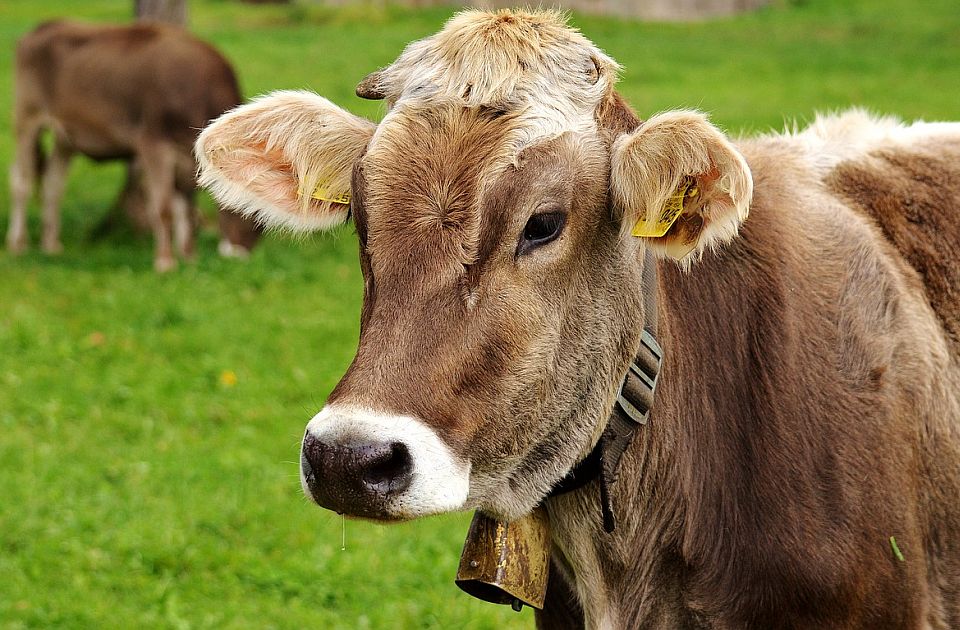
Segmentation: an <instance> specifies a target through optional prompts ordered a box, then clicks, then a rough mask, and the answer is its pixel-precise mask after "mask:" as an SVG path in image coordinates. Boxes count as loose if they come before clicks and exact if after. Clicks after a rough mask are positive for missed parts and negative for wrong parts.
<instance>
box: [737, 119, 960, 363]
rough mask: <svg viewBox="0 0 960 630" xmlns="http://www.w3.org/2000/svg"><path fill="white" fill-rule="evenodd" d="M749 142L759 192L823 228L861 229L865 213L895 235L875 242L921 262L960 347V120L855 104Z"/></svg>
mask: <svg viewBox="0 0 960 630" xmlns="http://www.w3.org/2000/svg"><path fill="white" fill-rule="evenodd" d="M739 144H740V147H741V149H742V150H743V152H744V155H745V156H746V157H747V161H748V163H749V164H750V167H751V169H752V171H753V174H754V181H755V202H759V203H760V204H763V205H768V206H776V207H777V208H790V212H801V213H804V217H803V218H802V219H801V220H800V221H798V223H797V225H803V226H806V231H807V232H812V233H814V234H816V233H821V234H822V233H823V232H824V231H825V230H829V231H830V232H831V233H833V234H836V235H837V236H838V238H841V239H842V238H843V234H844V233H848V236H849V237H850V239H854V238H856V239H860V238H862V236H863V230H862V227H861V224H862V223H863V222H864V221H865V222H867V223H868V224H870V225H872V226H874V228H873V229H872V230H871V231H872V232H873V233H874V234H875V237H874V240H876V241H885V242H886V243H888V244H889V245H892V247H887V246H886V244H883V243H880V242H878V243H877V247H876V248H874V249H875V250H876V251H878V252H883V251H886V252H889V254H888V255H891V256H894V257H898V258H900V259H902V262H903V263H904V264H906V265H907V266H908V267H909V268H910V269H912V270H913V271H915V272H916V275H917V277H918V278H919V280H920V281H921V282H922V283H923V290H924V293H925V297H926V298H927V301H928V302H929V303H930V305H931V307H932V308H933V310H934V312H935V313H936V314H937V316H938V318H939V319H940V321H941V323H942V325H943V327H944V329H945V331H946V332H947V335H948V337H949V338H950V340H951V343H952V344H953V345H954V347H955V348H957V349H960V292H958V290H957V287H960V123H927V122H916V123H912V124H904V123H902V122H901V121H899V120H897V119H895V118H889V117H879V116H875V115H872V114H870V113H868V112H865V111H863V110H851V111H848V112H844V113H840V114H832V115H821V116H818V117H817V118H816V119H815V120H814V121H813V122H812V123H811V124H810V125H809V126H807V127H806V128H804V129H802V130H799V129H795V130H791V131H787V132H784V133H779V134H771V135H767V136H761V137H759V138H753V139H748V140H743V141H741V142H740V143H739ZM801 200H802V202H801ZM767 210H768V211H770V210H771V209H767ZM758 211H759V212H763V211H764V208H753V209H751V215H752V216H753V215H755V214H757V213H758ZM827 224H829V225H827ZM747 231H748V232H749V230H747ZM797 237H798V238H799V237H800V235H798V236H797ZM807 237H808V238H812V239H813V240H816V237H815V236H812V235H810V234H807ZM821 245H822V244H821ZM861 245H862V244H858V247H860V246H861ZM848 254H849V252H848ZM834 262H841V261H834ZM850 262H851V261H847V264H849V263H850Z"/></svg>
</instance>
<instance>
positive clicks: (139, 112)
mask: <svg viewBox="0 0 960 630" xmlns="http://www.w3.org/2000/svg"><path fill="white" fill-rule="evenodd" d="M15 74H16V78H15V100H14V128H15V133H16V155H15V158H14V163H13V167H12V169H11V173H10V188H11V192H12V197H13V204H12V208H11V212H10V229H9V231H8V232H7V246H8V247H9V249H10V250H11V251H13V252H21V251H23V250H24V249H25V248H26V247H27V240H28V236H27V229H26V223H27V222H26V213H27V203H28V201H29V198H30V194H31V192H32V190H33V186H34V182H35V180H36V178H37V176H38V174H39V173H38V171H39V170H42V171H43V172H42V203H43V238H42V248H43V250H44V251H45V252H48V253H57V252H59V251H60V250H61V244H60V208H59V206H60V198H61V195H62V193H63V187H64V184H65V180H66V173H67V166H68V164H69V161H70V158H71V157H72V156H73V155H74V154H75V153H82V154H85V155H87V156H89V157H91V158H94V159H97V160H103V159H118V158H119V159H126V160H134V159H135V160H136V163H137V166H138V170H139V171H141V172H142V178H141V180H142V187H143V192H144V197H145V199H146V208H147V215H148V217H149V221H150V224H151V226H152V229H153V234H154V238H155V241H156V257H155V260H154V265H155V267H156V268H157V269H158V270H160V271H165V270H168V269H171V268H172V267H173V266H175V264H176V261H175V259H174V257H173V251H172V247H171V238H174V239H175V241H176V245H177V249H178V250H179V253H180V254H181V255H182V256H184V257H190V256H192V254H193V240H194V229H195V228H194V224H195V216H194V208H193V195H194V191H195V189H196V183H195V170H196V164H195V162H194V160H193V157H192V150H193V142H194V140H195V139H196V136H197V133H198V132H199V129H201V128H202V127H203V126H204V125H206V124H207V122H209V121H210V119H212V118H215V117H217V116H219V115H220V114H222V113H223V112H225V111H227V110H228V109H231V108H233V107H236V106H237V105H238V104H239V103H240V92H239V89H238V87H237V81H236V78H235V76H234V73H233V70H232V69H231V67H230V64H229V63H227V61H226V60H225V59H224V58H223V57H222V56H221V55H220V54H219V53H218V52H217V51H216V50H214V49H213V48H212V47H210V46H209V45H207V44H205V43H203V42H200V41H198V40H196V39H195V38H193V37H192V36H190V35H189V34H188V33H186V32H185V31H183V30H181V29H179V28H176V27H172V26H165V25H161V24H135V25H130V26H99V25H89V24H79V23H74V22H67V21H58V22H48V23H45V24H42V25H41V26H39V27H37V28H36V29H35V30H34V31H32V32H31V33H29V34H27V35H26V36H24V37H23V38H22V39H21V40H20V42H19V43H18V45H17V54H16V73H15ZM44 129H49V130H50V131H52V135H53V148H52V150H51V151H50V154H49V155H48V156H42V155H40V142H39V139H40V135H41V133H42V132H43V130H44ZM41 166H42V168H40V167H41ZM231 215H232V216H231ZM221 226H222V229H223V232H224V237H225V239H226V241H227V242H228V244H232V245H235V247H245V248H246V249H249V248H250V247H252V245H253V243H255V242H256V238H257V235H258V234H259V227H258V226H257V225H256V224H255V223H254V222H253V221H251V220H250V219H245V218H240V217H237V215H235V214H233V213H228V212H225V211H221ZM225 248H227V249H231V251H232V250H233V248H232V247H227V246H226V245H222V246H221V250H224V249H225Z"/></svg>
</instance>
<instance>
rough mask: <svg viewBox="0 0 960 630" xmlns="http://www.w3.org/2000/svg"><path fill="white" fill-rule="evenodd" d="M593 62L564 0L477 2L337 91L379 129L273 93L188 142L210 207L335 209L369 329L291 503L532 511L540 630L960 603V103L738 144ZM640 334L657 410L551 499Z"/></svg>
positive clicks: (324, 219)
mask: <svg viewBox="0 0 960 630" xmlns="http://www.w3.org/2000/svg"><path fill="white" fill-rule="evenodd" d="M616 75H617V65H616V64H615V62H614V61H613V60H611V59H610V58H609V57H607V56H606V55H605V54H603V53H602V52H601V51H600V50H598V49H597V48H596V47H595V46H594V45H593V44H591V43H590V42H589V41H588V40H586V39H585V38H584V37H583V36H581V35H580V34H579V33H578V32H576V31H574V30H572V29H570V28H568V27H567V26H566V25H565V24H564V23H563V21H562V19H560V18H559V17H558V16H556V15H554V14H551V13H532V14H528V13H522V12H496V13H483V12H466V13H462V14H459V15H458V16H456V17H454V18H453V19H452V20H451V21H450V22H449V23H448V24H447V25H446V27H445V28H444V29H443V30H442V31H440V32H439V33H438V34H436V35H434V36H432V37H429V38H427V39H424V40H421V41H418V42H414V43H412V44H410V45H409V46H408V47H407V49H406V50H405V51H404V53H403V54H402V55H401V56H400V57H399V59H398V60H397V61H396V62H395V63H394V64H393V65H391V66H389V67H388V68H385V69H383V70H381V71H379V72H377V73H374V74H373V75H372V76H370V77H368V78H367V79H365V80H364V81H363V82H362V83H361V84H360V86H359V87H358V93H359V94H360V95H362V96H368V97H376V98H381V97H382V98H385V99H386V101H387V103H388V106H389V110H388V113H387V114H386V116H385V117H384V119H383V120H382V121H381V122H380V123H379V124H378V125H376V124H374V123H372V122H368V121H366V120H362V119H360V118H357V117H355V116H353V115H351V114H349V113H347V112H345V111H344V110H342V109H339V108H337V107H336V106H334V105H333V104H331V103H330V102H329V101H327V100H325V99H323V98H320V97H318V96H315V95H312V94H307V93H302V92H279V93H275V94H273V95H270V96H266V97H263V98H261V99H259V100H257V101H254V102H252V103H251V104H249V105H247V106H245V107H242V108H240V109H238V110H236V111H234V112H232V113H230V114H227V115H225V116H223V117H221V118H220V119H219V120H217V121H216V122H214V123H213V124H212V125H211V126H210V127H208V128H207V129H206V130H205V131H204V132H203V134H201V136H200V138H199V139H198V142H197V151H198V155H199V160H200V162H201V181H202V183H204V184H205V185H208V186H210V188H211V189H212V190H213V191H214V193H215V195H216V196H217V197H218V198H219V199H220V200H221V201H222V202H224V203H228V204H233V205H235V206H237V207H240V208H242V209H243V210H244V211H245V212H248V213H251V214H253V215H255V216H257V217H259V218H262V219H263V220H265V221H270V222H274V223H277V224H282V225H288V226H291V227H293V228H297V229H323V228H325V227H327V226H330V225H333V224H336V223H340V222H342V221H344V220H345V219H346V218H347V215H348V212H347V210H348V207H349V209H350V214H351V215H352V217H353V219H354V221H355V224H356V229H357V234H358V237H359V239H360V265H361V268H362V270H363V277H364V281H365V296H364V302H363V308H362V311H361V314H360V326H361V328H360V340H359V347H358V349H357V354H356V357H355V358H354V360H353V363H352V364H351V365H350V367H349V369H348V370H347V372H346V374H345V375H344V376H343V379H342V380H341V381H340V383H339V384H338V385H337V387H336V388H335V389H334V391H333V392H332V393H331V394H330V397H329V399H328V401H327V404H326V406H325V407H324V408H323V410H321V411H320V413H318V414H317V415H316V416H315V417H314V418H313V419H312V420H311V421H310V423H309V424H308V425H307V430H306V434H305V436H304V439H303V445H302V458H301V472H302V482H303V486H304V488H305V490H306V492H307V494H308V496H310V497H311V498H312V499H313V500H315V501H316V502H317V503H319V504H320V505H322V506H324V507H327V508H330V509H332V510H336V511H338V512H342V513H346V514H348V515H353V516H358V517H363V518H370V519H376V520H382V521H392V520H402V519H412V518H416V517H419V516H424V515H428V514H434V513H439V512H447V511H451V510H462V509H469V508H476V509H479V510H482V511H483V512H485V513H487V514H490V515H494V516H496V517H499V518H502V519H507V520H510V519H515V518H518V517H521V516H523V515H525V514H527V513H529V512H530V511H531V510H533V509H534V508H535V507H536V506H538V505H543V506H544V507H545V509H546V512H547V514H548V518H549V521H550V525H551V530H552V536H553V564H554V566H555V569H556V573H555V574H554V576H553V578H552V579H555V580H558V582H555V586H559V587H563V586H564V585H566V586H569V587H570V590H572V591H573V592H574V593H575V594H576V604H577V605H570V603H569V602H565V601H563V600H562V599H560V598H558V597H557V595H556V593H558V592H562V591H563V588H555V589H551V593H552V595H548V601H547V603H546V607H545V612H544V613H541V614H540V615H539V621H540V622H541V623H542V624H544V625H546V624H547V623H550V622H557V621H558V618H559V622H560V623H565V624H568V625H571V626H578V625H583V624H585V625H586V626H588V627H592V628H646V627H656V628H764V629H767V628H947V627H954V628H957V627H960V365H958V360H960V293H958V290H960V125H958V124H924V123H917V124H913V125H903V124H901V123H899V122H897V121H895V120H891V119H878V118H874V117H871V116H869V115H867V114H865V113H863V112H858V111H854V112H850V113H846V114H842V115H838V116H830V117H823V118H820V119H818V120H817V121H816V122H815V123H814V124H813V125H812V126H811V127H810V128H809V129H806V130H805V131H802V132H799V133H795V134H785V135H771V136H766V137H760V138H755V139H748V140H738V141H733V140H731V139H729V138H728V137H727V136H725V135H724V134H723V133H722V132H721V131H719V130H718V129H717V128H716V127H714V126H713V125H712V124H710V123H709V122H708V121H707V119H706V118H705V117H704V116H703V115H702V114H699V113H697V112H691V111H674V112H666V113H663V114H659V115H657V116H653V117H652V118H650V119H649V120H647V121H645V122H641V121H640V120H639V119H638V118H637V117H636V116H635V115H634V114H633V112H631V111H630V109H628V108H627V107H626V106H625V104H624V102H623V101H622V100H621V99H620V97H619V96H618V95H617V93H616V92H615V91H614V81H615V79H616ZM309 191H315V192H314V193H313V194H312V195H311V194H307V193H308V192H309ZM348 197H349V203H350V205H349V206H347V205H345V203H344V202H345V201H346V200H347V198H348ZM748 215H749V218H748ZM635 235H639V236H635ZM674 259H675V260H674ZM677 261H679V264H678V262H677ZM645 329H647V330H648V331H649V332H652V333H655V337H656V340H658V341H659V345H660V346H661V347H662V366H661V368H660V371H659V381H658V382H657V384H656V398H655V401H654V403H653V406H652V410H651V411H650V412H649V422H648V423H647V424H646V425H645V426H640V427H636V428H635V430H636V438H635V439H634V440H633V441H632V442H631V443H629V445H628V446H627V447H626V450H625V452H624V453H623V455H622V458H621V459H620V460H619V470H618V471H617V472H618V479H617V480H616V482H615V483H611V482H609V481H610V480H607V479H606V477H605V476H603V475H601V476H600V478H599V479H590V478H589V477H588V479H590V480H589V482H588V483H586V484H585V485H582V486H580V487H572V486H571V487H570V488H568V489H569V491H568V492H565V493H560V492H559V491H558V490H557V487H558V486H560V487H562V486H564V485H570V484H567V482H568V481H569V480H570V476H569V473H570V472H571V471H572V470H574V469H575V468H578V469H581V470H582V469H583V468H584V465H583V462H585V461H588V460H590V459H591V457H593V454H595V453H596V452H597V449H598V448H600V449H601V450H600V453H601V456H604V455H605V454H608V453H609V452H610V451H605V450H603V449H605V448H606V446H605V445H606V444H607V443H608V440H611V439H612V440H613V442H616V440H617V439H618V438H617V436H613V437H612V438H611V437H610V434H609V428H608V419H609V418H611V414H613V416H612V417H614V418H620V419H621V420H622V419H623V413H624V410H625V409H626V408H625V407H624V403H623V402H622V400H621V399H622V397H623V396H626V394H627V389H628V388H627V387H624V388H623V390H622V394H621V383H624V382H626V381H625V380H624V376H625V374H628V373H630V372H632V371H633V368H630V365H631V360H632V359H633V357H634V356H635V355H640V354H642V346H645V347H647V348H653V347H655V346H656V344H655V343H652V342H651V341H650V339H649V334H647V335H644V332H643V331H644V330H645ZM628 368H630V370H629V372H628ZM628 415H629V414H628ZM609 426H613V420H610V421H609ZM578 463H579V464H578ZM607 463H608V462H604V463H603V465H604V466H606V465H607ZM611 510H612V512H611V513H609V514H608V513H607V512H608V511H611ZM613 517H615V519H614V518H613ZM608 521H609V522H608ZM611 525H613V527H611ZM610 529H612V531H610V532H609V533H608V531H605V530H610ZM563 614H567V615H571V616H570V617H568V618H566V619H563V618H562V617H563ZM580 615H582V617H580Z"/></svg>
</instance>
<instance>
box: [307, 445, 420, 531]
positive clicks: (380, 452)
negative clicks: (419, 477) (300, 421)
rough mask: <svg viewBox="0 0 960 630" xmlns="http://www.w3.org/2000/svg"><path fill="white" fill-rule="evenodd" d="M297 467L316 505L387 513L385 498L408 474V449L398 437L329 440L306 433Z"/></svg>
mask: <svg viewBox="0 0 960 630" xmlns="http://www.w3.org/2000/svg"><path fill="white" fill-rule="evenodd" d="M300 468H301V472H302V473H303V478H304V480H305V482H306V485H307V489H308V491H309V493H310V496H311V497H312V498H313V500H314V501H316V502H317V503H318V504H319V505H321V506H323V507H325V508H327V509H328V510H334V511H335V512H338V513H340V514H349V515H351V516H359V517H365V518H376V519H387V518H390V516H389V514H387V511H386V506H387V505H388V503H389V500H390V498H391V497H393V496H396V495H398V494H400V493H402V492H405V491H406V490H407V489H408V488H409V487H410V482H411V480H412V479H413V462H412V460H411V457H410V452H409V451H408V450H407V447H406V446H405V445H404V444H403V443H401V442H369V443H367V442H360V443H355V444H330V443H326V442H324V441H323V440H322V439H319V438H317V437H315V436H313V435H311V434H310V433H309V432H308V433H307V434H306V435H305V436H304V438H303V447H302V448H301V450H300Z"/></svg>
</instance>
